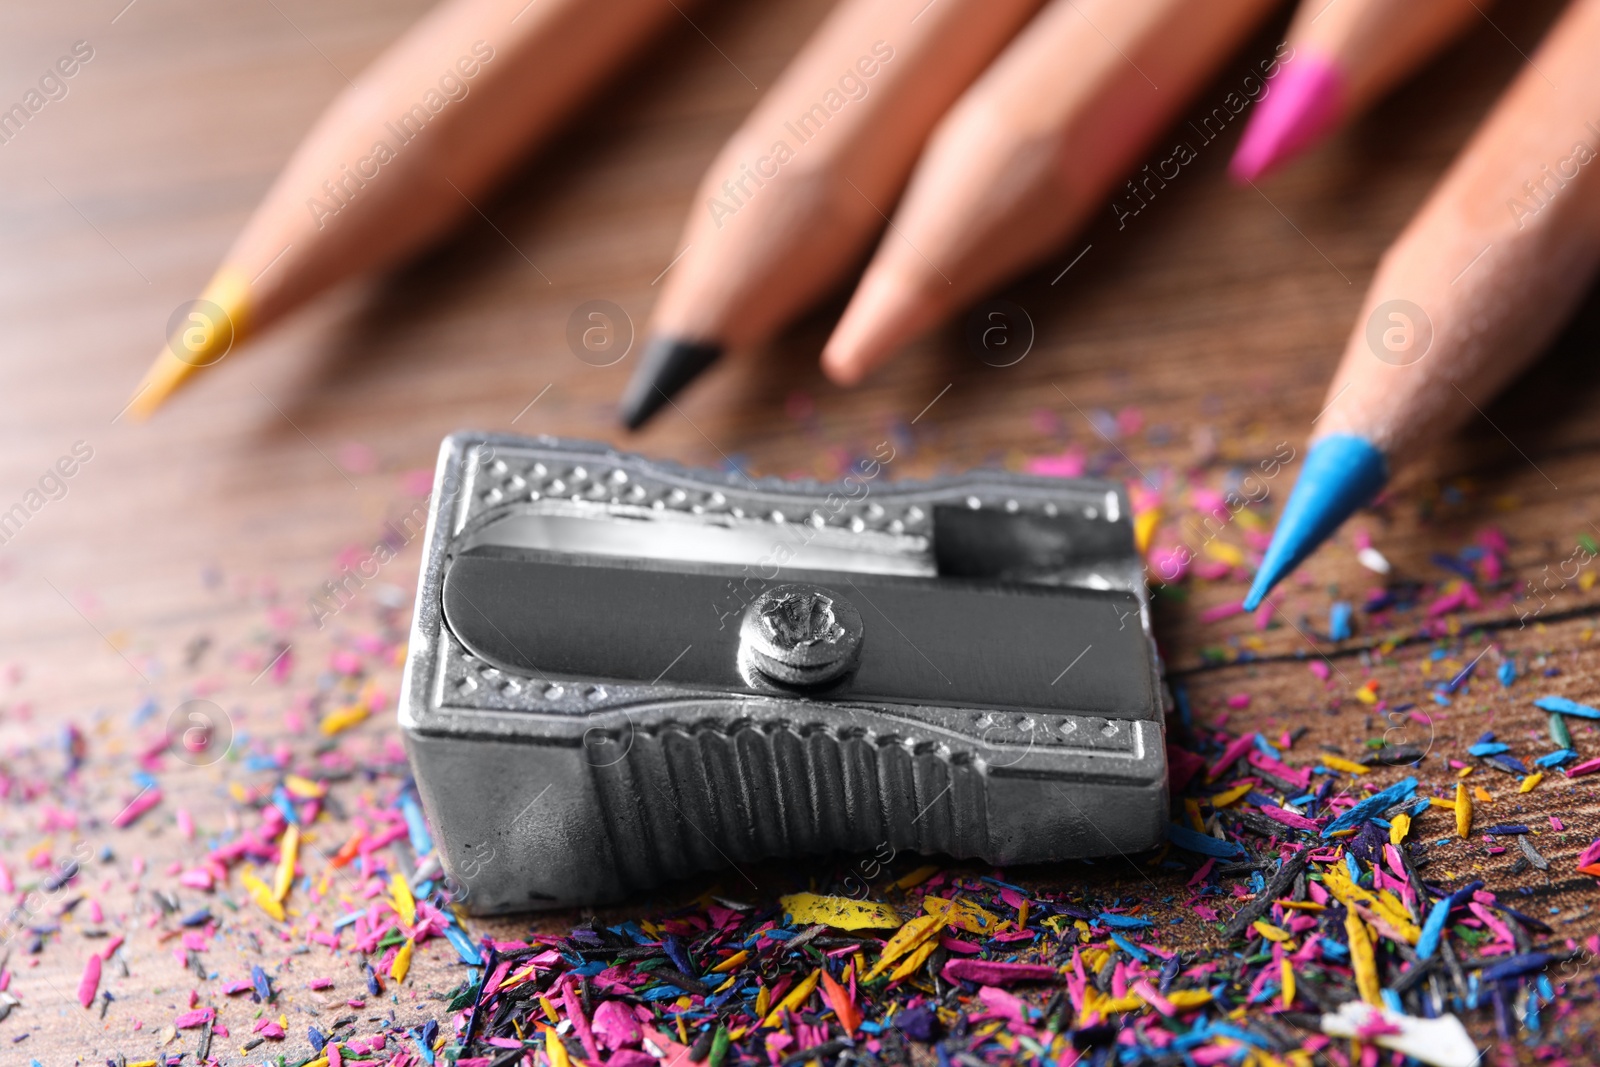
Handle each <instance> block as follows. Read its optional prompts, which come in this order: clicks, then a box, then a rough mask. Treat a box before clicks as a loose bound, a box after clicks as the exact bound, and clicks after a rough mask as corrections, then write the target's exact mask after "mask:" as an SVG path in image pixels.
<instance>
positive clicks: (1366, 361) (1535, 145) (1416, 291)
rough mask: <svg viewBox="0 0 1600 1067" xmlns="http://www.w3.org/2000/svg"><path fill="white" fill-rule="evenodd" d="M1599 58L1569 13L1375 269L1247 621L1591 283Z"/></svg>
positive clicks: (1596, 23) (1597, 193)
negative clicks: (1397, 468) (1392, 473)
mask: <svg viewBox="0 0 1600 1067" xmlns="http://www.w3.org/2000/svg"><path fill="white" fill-rule="evenodd" d="M1597 55H1600V0H1577V2H1576V3H1574V4H1573V6H1572V7H1571V8H1569V9H1568V10H1567V12H1566V13H1565V14H1564V15H1563V16H1562V17H1561V19H1560V21H1558V22H1557V23H1556V25H1555V27H1554V28H1553V29H1552V30H1551V31H1550V34H1549V36H1548V38H1547V39H1546V40H1545V42H1544V43H1543V44H1542V45H1541V46H1540V48H1539V50H1538V51H1537V52H1536V53H1534V55H1533V57H1532V58H1531V60H1530V61H1529V63H1528V64H1527V66H1525V67H1524V68H1523V70H1522V72H1521V74H1519V75H1518V76H1517V78H1516V80H1515V81H1514V82H1513V83H1512V85H1511V87H1510V88H1509V89H1508V90H1507V91H1506V93H1505V95H1504V96H1503V97H1502V98H1501V99H1500V101H1499V102H1498V103H1497V104H1496V105H1495V108H1494V110H1493V111H1492V112H1491V113H1490V115H1489V117H1488V119H1486V120H1485V122H1484V124H1483V126H1482V127H1481V128H1480V129H1479V130H1478V131H1477V132H1476V133H1475V134H1474V135H1473V137H1472V139H1471V140H1470V141H1469V142H1468V143H1467V146H1466V148H1464V149H1463V150H1462V152H1461V154H1460V155H1459V156H1458V157H1457V158H1456V160H1455V162H1454V163H1453V164H1452V165H1451V167H1450V170H1449V171H1448V172H1447V173H1446V174H1445V176H1444V178H1443V180H1442V181H1440V183H1439V185H1438V186H1437V187H1436V188H1435V189H1434V190H1433V192H1432V193H1431V194H1430V195H1429V197H1428V200H1427V203H1425V204H1424V205H1423V207H1422V210H1421V211H1420V212H1419V213H1418V214H1417V216H1416V217H1415V218H1414V219H1412V221H1411V222H1410V224H1409V225H1408V226H1407V227H1406V229H1405V232H1404V233H1402V234H1401V235H1400V238H1399V239H1398V240H1397V241H1396V242H1395V243H1394V245H1392V246H1391V247H1390V248H1389V250H1388V251H1387V252H1386V253H1385V254H1384V257H1383V261H1382V262H1381V263H1380V264H1379V267H1378V272H1377V275H1376V277H1374V279H1373V281H1372V286H1371V288H1370V289H1369V290H1368V291H1367V295H1366V300H1365V301H1364V303H1363V304H1362V308H1361V313H1360V315H1359V316H1358V318H1357V320H1356V324H1355V328H1354V329H1353V330H1352V331H1351V334H1350V337H1349V340H1348V341H1346V343H1345V349H1344V356H1343V359H1342V360H1341V361H1340V364H1339V369H1338V371H1337V373H1336V374H1335V375H1334V378H1333V382H1332V384H1331V385H1330V386H1329V388H1328V399H1327V403H1326V405H1325V406H1324V409H1323V411H1322V413H1321V414H1320V415H1319V416H1318V417H1317V420H1316V429H1315V432H1314V433H1313V435H1312V439H1311V447H1310V449H1309V451H1308V452H1307V455H1306V459H1305V464H1304V466H1303V467H1302V468H1301V473H1300V479H1299V482H1298V483H1297V484H1296V486H1295V489H1294V492H1293V493H1292V494H1291V495H1290V498H1289V501H1288V503H1287V504H1286V505H1285V507H1284V511H1283V514H1282V516H1281V517H1280V519H1279V523H1278V528H1277V530H1276V532H1275V533H1274V535H1273V540H1272V543H1271V545H1270V546H1269V548H1268V550H1267V553H1266V556H1265V558H1264V559H1263V560H1262V564H1261V568H1260V570H1259V571H1258V572H1257V574H1256V579H1255V582H1254V584H1253V585H1252V586H1251V589H1250V595H1249V597H1248V599H1247V600H1246V606H1247V607H1251V608H1253V607H1254V606H1255V605H1256V604H1258V603H1260V601H1261V599H1262V597H1263V596H1265V595H1266V593H1267V592H1268V591H1270V590H1271V588H1272V587H1273V585H1275V584H1276V583H1277V582H1278V581H1280V580H1281V579H1282V578H1283V577H1284V576H1286V575H1287V574H1289V573H1290V572H1291V571H1292V570H1294V568H1295V567H1296V566H1298V565H1299V563H1300V561H1301V560H1303V559H1304V558H1305V557H1306V556H1307V555H1309V554H1310V553H1311V551H1312V550H1313V549H1315V548H1316V546H1317V545H1318V544H1320V543H1321V542H1322V541H1323V540H1324V539H1326V538H1327V537H1328V535H1329V534H1331V533H1332V532H1333V531H1334V530H1335V529H1336V528H1337V527H1338V526H1339V524H1340V523H1342V522H1343V521H1344V520H1345V519H1346V518H1347V517H1348V516H1349V515H1350V514H1351V512H1353V511H1354V510H1355V509H1356V508H1358V507H1360V506H1362V505H1363V504H1365V503H1366V502H1367V501H1369V500H1370V499H1371V498H1372V497H1373V496H1374V495H1375V494H1376V493H1377V492H1378V490H1379V489H1381V488H1382V486H1383V484H1384V483H1385V481H1386V480H1387V479H1388V476H1389V473H1390V471H1391V469H1392V468H1393V467H1394V466H1395V465H1397V464H1399V463H1401V462H1403V461H1404V460H1405V459H1406V458H1407V457H1409V456H1413V455H1415V454H1416V453H1417V452H1419V451H1421V450H1422V449H1425V448H1427V447H1429V446H1431V445H1432V444H1433V443H1434V442H1436V441H1438V440H1439V439H1440V438H1442V437H1443V436H1445V435H1446V434H1447V433H1449V432H1451V431H1452V430H1455V429H1457V428H1458V427H1460V426H1461V425H1462V424H1463V423H1466V422H1468V421H1469V420H1474V419H1479V418H1482V417H1483V416H1482V415H1481V414H1480V412H1481V409H1482V408H1484V407H1485V406H1487V405H1488V403H1489V401H1490V399H1491V398H1492V397H1493V396H1494V395H1495V394H1496V393H1497V392H1499V391H1500V389H1501V388H1503V387H1504V386H1505V385H1506V383H1507V382H1509V381H1510V380H1511V379H1512V378H1513V377H1514V376H1515V375H1517V374H1519V373H1521V371H1522V370H1523V368H1524V367H1526V366H1527V365H1528V363H1529V362H1530V361H1531V360H1532V359H1533V357H1534V356H1535V355H1537V354H1538V352H1539V351H1540V349H1542V348H1543V347H1544V346H1545V344H1546V343H1548V342H1549V341H1550V340H1551V338H1552V337H1554V335H1555V333H1556V331H1557V330H1558V329H1559V328H1560V327H1561V325H1562V323H1563V322H1565V321H1566V319H1567V318H1568V317H1569V315H1570V314H1571V313H1572V310H1573V308H1574V307H1575V306H1576V305H1577V303H1578V301H1579V299H1580V298H1581V297H1582V296H1583V294H1584V293H1585V291H1587V289H1588V287H1589V286H1590V284H1591V283H1592V282H1593V280H1594V277H1595V274H1596V271H1597V268H1600V162H1596V159H1597V157H1600V63H1596V62H1595V57H1596V56H1597Z"/></svg>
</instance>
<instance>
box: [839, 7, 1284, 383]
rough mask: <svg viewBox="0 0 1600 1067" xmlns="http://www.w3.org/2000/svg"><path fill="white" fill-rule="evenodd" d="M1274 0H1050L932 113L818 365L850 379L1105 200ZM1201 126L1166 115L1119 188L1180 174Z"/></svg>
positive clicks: (1229, 92) (1112, 206)
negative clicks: (888, 224) (891, 212)
mask: <svg viewBox="0 0 1600 1067" xmlns="http://www.w3.org/2000/svg"><path fill="white" fill-rule="evenodd" d="M1273 2H1274V0H1054V2H1053V3H1052V4H1050V5H1049V7H1047V8H1046V9H1045V10H1044V11H1043V12H1041V13H1040V15H1039V17H1038V18H1037V19H1035V20H1034V21H1033V23H1032V24H1031V25H1029V27H1028V28H1027V30H1025V31H1024V32H1023V33H1022V34H1020V35H1019V36H1018V37H1017V39H1016V40H1015V41H1014V42H1013V43H1012V44H1011V45H1010V47H1008V48H1007V49H1006V51H1005V53H1004V54H1003V55H1002V56H1001V57H1000V58H999V59H998V60H997V61H996V62H995V63H994V65H993V66H992V67H990V69H989V70H988V71H986V72H985V73H984V75H983V76H982V77H981V78H979V79H978V81H977V82H976V83H975V84H974V85H973V86H972V88H971V89H969V90H968V91H967V92H966V93H965V94H964V95H963V96H962V98H961V100H960V101H959V102H958V103H957V104H956V105H955V107H953V108H952V109H951V111H950V114H949V115H947V116H946V117H945V118H944V119H943V121H941V122H940V124H939V128H938V130H937V131H936V132H935V134H934V135H933V137H932V139H931V140H930V142H929V145H928V147H927V150H926V151H925V152H923V154H922V158H921V159H920V160H919V161H918V162H917V167H916V171H915V173H914V174H913V176H912V179H911V184H910V186H909V188H908V189H907V191H906V196H905V201H904V203H903V204H902V205H901V207H900V209H899V210H898V211H897V212H896V213H895V218H894V225H893V226H892V228H891V230H890V232H889V234H887V235H886V236H885V237H884V239H883V241H882V243H881V244H880V245H879V247H878V250H877V253H876V254H875V255H874V257H873V259H872V262H871V264H870V265H869V266H868V268H867V271H866V274H865V275H864V276H863V277H862V279H861V284H860V285H859V286H858V287H857V289H856V292H855V295H854V296H853V297H852V298H851V301H850V304H849V307H848V308H847V309H846V310H845V313H844V316H843V318H841V319H840V321H839V324H838V326H837V328H836V329H835V330H834V332H833V336H832V337H831V338H829V340H828V343H827V346H826V348H825V349H824V350H823V356H822V362H823V368H824V369H825V370H826V371H827V373H828V375H829V376H830V377H832V378H833V379H834V380H835V381H837V382H840V383H842V384H853V383H855V382H858V381H860V380H861V378H862V377H863V376H864V375H865V374H866V373H867V372H868V371H869V370H870V369H871V368H873V367H874V366H877V365H878V364H880V363H882V362H883V361H884V360H886V359H888V358H889V357H890V356H891V355H892V354H893V353H894V351H895V350H896V349H898V348H899V347H900V346H901V345H903V344H904V343H905V342H907V341H909V340H911V339H912V338H913V337H915V336H916V335H917V334H919V333H921V332H923V331H924V330H926V329H928V328H929V327H931V326H933V325H934V324H935V323H937V322H938V321H940V320H941V319H943V318H944V317H946V316H947V315H949V314H950V313H951V312H953V311H955V310H956V309H958V308H961V307H964V306H966V305H967V304H969V303H970V302H971V301H973V300H974V299H976V298H977V297H979V296H981V295H982V294H983V293H985V292H987V291H989V290H990V289H991V288H993V287H994V286H996V285H998V284H1000V283H1001V282H1003V281H1005V280H1007V279H1008V278H1010V277H1012V276H1013V275H1015V274H1017V273H1019V272H1021V271H1023V270H1025V269H1026V268H1028V267H1030V266H1033V265H1034V264H1036V263H1038V262H1039V261H1040V260H1042V259H1043V258H1044V257H1046V256H1047V255H1049V254H1050V253H1052V252H1054V251H1055V250H1056V249H1057V247H1058V246H1059V245H1060V244H1061V242H1062V241H1063V240H1064V239H1065V238H1066V237H1067V236H1068V235H1069V234H1070V233H1071V232H1072V231H1073V230H1074V229H1076V228H1077V227H1079V226H1081V225H1083V224H1084V222H1085V221H1086V220H1087V219H1088V218H1089V217H1090V216H1091V215H1092V214H1094V213H1096V212H1100V211H1107V210H1110V211H1112V212H1113V213H1115V212H1116V211H1117V201H1118V200H1119V199H1120V198H1119V197H1118V196H1117V195H1115V194H1114V193H1113V189H1114V187H1115V186H1116V185H1117V184H1118V182H1119V181H1121V180H1123V179H1125V178H1126V177H1127V175H1128V172H1129V171H1131V170H1134V169H1135V166H1136V160H1137V159H1138V157H1139V156H1140V154H1141V153H1143V152H1145V151H1147V150H1148V149H1149V148H1150V145H1151V142H1152V141H1153V140H1154V138H1155V137H1156V136H1157V135H1158V134H1160V133H1161V132H1162V131H1163V130H1164V129H1165V128H1166V127H1167V126H1168V125H1170V124H1171V123H1172V122H1173V121H1174V120H1175V119H1176V117H1177V115H1178V113H1179V110H1180V109H1181V108H1182V107H1184V106H1185V105H1186V104H1187V103H1188V102H1189V100H1190V99H1191V98H1192V96H1193V94H1194V92H1195V91H1196V90H1197V89H1199V88H1200V86H1201V85H1203V84H1204V83H1205V81H1206V79H1207V78H1209V77H1210V76H1211V75H1212V74H1213V73H1214V72H1215V70H1216V69H1217V67H1218V66H1220V65H1221V63H1222V61H1223V60H1224V59H1225V58H1226V57H1227V56H1228V55H1229V54H1230V53H1231V52H1232V51H1233V49H1234V48H1235V47H1236V46H1237V45H1238V43H1239V42H1240V41H1241V40H1242V39H1243V38H1244V36H1245V35H1246V34H1248V33H1249V32H1250V30H1251V29H1252V28H1253V27H1254V26H1256V25H1257V24H1258V23H1259V21H1260V20H1261V19H1262V18H1263V17H1264V16H1265V15H1266V13H1267V12H1268V11H1269V10H1271V8H1272V6H1273ZM1275 69H1276V67H1275V61H1274V60H1264V61H1263V62H1262V64H1261V66H1260V67H1259V68H1258V69H1257V70H1256V71H1254V72H1253V73H1252V74H1251V75H1249V76H1247V77H1244V78H1242V79H1241V82H1240V84H1239V85H1238V86H1232V87H1229V88H1227V89H1226V90H1223V91H1221V92H1219V96H1218V100H1217V107H1216V109H1215V112H1216V118H1215V119H1213V120H1209V121H1211V122H1214V123H1215V124H1216V125H1217V126H1218V127H1219V130H1220V128H1225V127H1226V126H1227V125H1228V124H1229V123H1230V122H1232V121H1234V119H1235V117H1236V116H1237V115H1239V114H1240V113H1241V112H1243V111H1244V109H1245V108H1246V107H1247V106H1248V103H1249V101H1250V99H1252V98H1254V97H1256V96H1259V95H1260V94H1261V93H1262V92H1263V91H1264V87H1265V78H1266V77H1268V76H1270V74H1271V73H1272V72H1273V71H1274V70H1275ZM1207 128H1208V129H1209V128H1210V127H1209V125H1208V127H1207ZM1203 133H1204V131H1202V130H1197V131H1196V132H1195V133H1190V132H1189V131H1180V132H1179V133H1178V135H1177V141H1176V144H1175V145H1174V146H1173V148H1172V150H1171V151H1170V152H1168V153H1165V154H1164V157H1163V158H1162V159H1160V160H1157V161H1156V162H1155V163H1154V164H1153V165H1147V166H1146V167H1145V168H1144V170H1143V171H1141V172H1139V173H1137V174H1135V175H1134V176H1133V177H1132V179H1130V180H1128V185H1127V188H1128V190H1129V191H1131V192H1133V193H1134V194H1135V196H1138V195H1139V194H1140V190H1141V189H1142V190H1143V193H1144V194H1147V195H1151V196H1154V195H1158V194H1159V192H1160V190H1161V189H1164V188H1165V187H1166V186H1167V185H1168V184H1169V183H1170V182H1174V181H1182V180H1183V178H1182V175H1183V171H1184V168H1185V167H1186V166H1188V165H1189V164H1190V163H1192V162H1193V161H1194V159H1196V158H1198V155H1199V153H1200V152H1202V151H1204V150H1205V148H1206V145H1207V143H1208V142H1207V141H1205V140H1202V139H1201V135H1202V134H1203ZM1205 135H1206V136H1215V133H1214V132H1213V133H1210V134H1205ZM1129 199H1130V200H1132V198H1129ZM1132 202H1134V203H1141V202H1143V201H1142V200H1132Z"/></svg>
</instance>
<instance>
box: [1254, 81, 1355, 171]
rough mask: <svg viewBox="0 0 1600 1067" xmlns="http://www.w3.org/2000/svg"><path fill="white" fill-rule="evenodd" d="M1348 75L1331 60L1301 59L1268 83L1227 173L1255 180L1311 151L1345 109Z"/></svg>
mask: <svg viewBox="0 0 1600 1067" xmlns="http://www.w3.org/2000/svg"><path fill="white" fill-rule="evenodd" d="M1344 81H1345V79H1344V75H1343V74H1342V73H1341V72H1340V71H1339V68H1338V67H1336V66H1335V65H1334V64H1333V62H1332V61H1331V60H1328V59H1324V58H1322V57H1321V56H1316V55H1303V56H1297V57H1296V58H1294V59H1291V60H1289V61H1288V62H1286V63H1285V64H1284V65H1283V68H1282V69H1281V70H1280V71H1279V72H1278V74H1277V76H1276V77H1274V78H1272V79H1270V80H1269V81H1268V82H1267V93H1266V95H1264V96H1263V97H1262V98H1261V102H1260V103H1259V104H1257V105H1256V110H1255V114H1253V115H1251V116H1250V125H1249V126H1247V127H1246V128H1245V131H1244V137H1243V139H1241V140H1240V142H1239V148H1238V150H1237V151H1235V152H1234V154H1233V160H1232V162H1230V163H1229V164H1228V173H1229V174H1232V175H1233V177H1234V179H1235V180H1236V181H1239V182H1241V183H1242V182H1253V181H1255V180H1256V179H1257V178H1260V177H1261V176H1262V175H1263V174H1266V173H1267V172H1268V171H1270V170H1273V169H1274V168H1276V167H1278V166H1279V165H1280V164H1282V163H1284V162H1286V161H1287V160H1288V159H1290V158H1291V157H1292V156H1295V155H1298V154H1299V153H1300V152H1302V151H1304V150H1305V149H1307V148H1309V147H1310V146H1311V145H1312V144H1314V143H1315V142H1316V141H1317V140H1318V139H1320V138H1321V137H1322V135H1323V134H1324V133H1326V132H1328V131H1329V130H1330V129H1332V128H1333V126H1334V124H1335V123H1336V122H1337V121H1338V120H1339V116H1340V114H1341V113H1342V112H1343V111H1344Z"/></svg>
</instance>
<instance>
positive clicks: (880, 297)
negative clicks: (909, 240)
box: [822, 251, 945, 386]
mask: <svg viewBox="0 0 1600 1067" xmlns="http://www.w3.org/2000/svg"><path fill="white" fill-rule="evenodd" d="M884 254H885V253H883V252H882V251H880V252H879V253H878V255H879V256H880V257H882V256H883V255H884ZM944 311H945V307H944V305H943V304H942V303H938V302H936V301H935V300H934V299H933V297H932V296H931V295H930V294H929V293H928V292H927V291H926V290H925V289H924V288H923V287H922V286H920V285H918V284H917V283H916V282H915V281H912V280H910V279H908V278H906V277H904V276H903V274H902V272H901V271H898V270H893V269H891V270H885V269H881V268H879V267H878V265H877V263H876V262H875V263H874V264H872V265H871V266H868V268H867V272H866V273H865V274H864V275H862V277H861V283H860V284H859V285H857V286H856V291H855V292H854V293H853V294H852V295H851V297H850V303H849V304H848V305H847V306H846V307H845V309H844V314H843V315H841V316H839V322H838V324H837V325H835V326H834V328H833V333H832V334H831V335H830V336H829V337H828V341H827V344H825V345H823V346H822V370H823V373H825V374H826V375H827V376H828V377H829V378H830V379H832V381H833V382H834V383H835V384H837V385H845V386H850V385H859V384H860V382H861V380H862V379H863V378H865V377H866V376H867V375H868V374H869V373H870V372H871V371H872V370H873V369H874V368H876V367H878V366H880V365H881V364H883V363H884V362H886V361H887V360H888V359H889V357H891V356H892V355H894V353H895V351H896V350H897V349H898V348H899V347H900V346H901V345H904V344H906V343H907V342H909V341H910V340H912V339H913V338H914V337H916V336H917V335H918V334H920V333H922V332H923V331H924V330H926V329H928V328H929V327H931V326H932V325H933V324H934V323H935V322H937V321H938V319H939V317H940V316H941V315H942V314H943V313H944Z"/></svg>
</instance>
